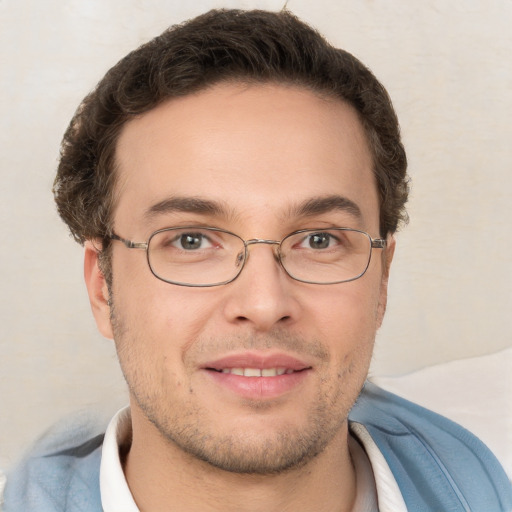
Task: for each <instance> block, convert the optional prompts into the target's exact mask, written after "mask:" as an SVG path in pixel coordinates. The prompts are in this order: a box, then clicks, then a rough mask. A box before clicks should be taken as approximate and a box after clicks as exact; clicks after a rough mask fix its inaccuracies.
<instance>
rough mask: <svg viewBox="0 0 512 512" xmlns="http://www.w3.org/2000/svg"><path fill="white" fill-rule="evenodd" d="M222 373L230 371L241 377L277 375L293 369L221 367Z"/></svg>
mask: <svg viewBox="0 0 512 512" xmlns="http://www.w3.org/2000/svg"><path fill="white" fill-rule="evenodd" d="M222 373H231V374H232V375H240V376H243V377H277V376H279V375H284V374H285V373H286V374H287V375H289V374H291V373H293V370H292V369H289V368H263V369H260V368H223V369H222Z"/></svg>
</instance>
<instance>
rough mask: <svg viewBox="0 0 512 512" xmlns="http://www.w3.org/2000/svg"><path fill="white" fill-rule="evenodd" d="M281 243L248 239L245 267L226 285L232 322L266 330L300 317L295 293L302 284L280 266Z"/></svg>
mask: <svg viewBox="0 0 512 512" xmlns="http://www.w3.org/2000/svg"><path fill="white" fill-rule="evenodd" d="M278 243H279V242H275V241H273V240H259V239H258V240H256V239H255V240H249V241H248V242H247V245H248V246H250V247H249V253H248V258H247V261H246V262H245V265H244V269H243V271H242V272H241V274H240V275H239V276H238V278H237V279H236V280H235V281H233V282H232V283H230V284H228V285H227V290H226V292H227V295H228V296H227V299H226V302H225V309H224V314H225V316H226V319H227V320H228V321H229V322H230V323H236V324H238V325H247V326H249V327H250V328H251V329H252V330H253V331H254V332H265V331H269V330H271V329H272V328H274V327H277V326H281V325H284V324H291V323H293V322H294V321H295V320H296V319H297V318H298V317H299V309H300V307H299V303H298V300H297V297H296V296H295V294H294V290H295V288H296V287H297V285H299V283H297V282H296V281H293V279H291V278H290V277H289V276H288V275H287V274H286V272H285V271H284V269H283V268H282V267H281V264H280V263H279V258H278V256H277V253H276V245H278ZM256 244H257V245H256ZM269 245H270V247H269Z"/></svg>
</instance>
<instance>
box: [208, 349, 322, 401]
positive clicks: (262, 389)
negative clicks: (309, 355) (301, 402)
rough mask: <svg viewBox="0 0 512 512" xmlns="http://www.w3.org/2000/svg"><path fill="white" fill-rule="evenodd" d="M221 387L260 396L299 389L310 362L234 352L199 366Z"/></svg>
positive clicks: (246, 396)
mask: <svg viewBox="0 0 512 512" xmlns="http://www.w3.org/2000/svg"><path fill="white" fill-rule="evenodd" d="M202 370H204V371H205V373H206V374H207V375H209V376H210V379H211V380H212V381H213V382H214V383H215V384H216V385H217V386H220V388H221V389H223V390H224V391H227V392H229V393H235V394H237V395H239V396H241V397H243V398H249V399H256V400H262V399H266V398H276V397H278V396H281V395H284V394H287V393H290V392H292V391H293V390H296V389H298V388H299V387H300V386H301V385H302V383H303V382H304V381H305V379H306V378H307V376H308V375H309V374H310V373H311V371H312V370H313V366H312V365H310V364H308V363H306V362H304V361H301V360H299V359H297V358H295V357H292V356H289V355H287V354H272V355H261V354H252V353H244V354H238V355H237V354H235V355H230V356H227V357H224V358H221V359H218V360H216V361H214V362H209V363H207V364H205V365H204V366H202Z"/></svg>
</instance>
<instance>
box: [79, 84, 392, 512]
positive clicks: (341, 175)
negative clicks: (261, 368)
mask: <svg viewBox="0 0 512 512" xmlns="http://www.w3.org/2000/svg"><path fill="white" fill-rule="evenodd" d="M117 163H118V166H119V169H118V181H117V188H116V192H117V203H116V208H115V211H114V229H115V232H116V233H117V234H119V235H120V236H122V237H124V238H127V239H130V240H134V241H145V240H147V239H148V237H149V235H150V234H151V233H152V232H153V231H155V230H157V229H160V228H163V227H171V226H178V225H190V224H197V225H210V226H215V227H219V228H224V229H228V230H230V231H233V232H235V233H237V234H238V235H240V236H241V237H243V238H244V239H246V240H247V239H251V238H266V239H273V240H281V239H282V238H283V237H284V236H286V235H287V234H288V233H290V232H292V231H295V230H298V229H302V228H322V227H328V226H340V227H352V228H357V229H361V230H364V231H366V232H368V233H369V234H370V235H371V236H372V237H374V238H377V237H379V235H380V234H379V222H378V219H379V207H378V199H377V191H376V185H375V180H374V177H373V174H372V170H371V169H372V161H371V156H370V151H369V149H368V146H367V142H366V137H365V134H364V131H363V128H362V126H361V123H360V121H359V119H358V117H357V114H356V113H355V111H354V110H353V109H352V107H350V106H348V105H347V104H345V103H343V102H341V101H339V100H333V99H325V98H321V97H319V96H318V95H316V94H314V93H312V92H310V91H307V90H304V89H301V88H297V87H288V86H283V85H250V86H248V85H243V84H221V85H217V86H215V87H212V88H210V89H208V90H206V91H203V92H200V93H197V94H194V95H190V96H186V97H184V98H180V99H175V100H171V101H169V102H167V103H165V104H163V105H161V106H159V107H157V108H156V109H154V110H152V111H150V112H148V113H146V114H144V115H143V116H140V117H139V118H137V119H135V120H133V121H131V122H129V123H128V124H127V125H126V126H125V127H124V129H123V131H122V133H121V136H120V139H119V141H118V146H117ZM332 195H336V196H340V197H343V198H346V199H348V200H350V201H351V202H352V203H354V204H355V205H356V206H357V208H358V209H359V211H360V214H359V215H355V214H354V212H353V211H348V210H346V209H343V208H341V209H340V208H327V209H326V208H324V210H326V211H319V212H316V213H315V212H313V213H311V212H310V214H308V215H303V214H300V212H298V211H297V205H299V204H301V203H305V202H307V201H311V199H318V198H325V197H329V196H332ZM175 197H182V198H201V199H204V200H208V201H214V202H215V204H216V205H218V206H219V207H220V208H219V211H215V212H213V211H205V212H191V211H174V210H169V209H165V208H164V211H159V212H157V213H154V212H153V213H152V214H151V215H148V214H147V212H148V210H149V209H151V207H152V206H154V205H155V204H159V203H161V202H162V201H166V200H168V199H169V198H175ZM95 245H96V244H94V243H92V242H89V243H87V245H86V251H85V278H86V283H87V287H88V291H89V296H90V301H91V306H92V310H93V313H94V315H95V318H96V322H97V325H98V328H99V330H100V331H101V333H102V334H103V335H104V336H106V337H107V338H113V339H114V340H115V343H116V347H117V351H118V355H119V360H120V363H121V367H122V369H123V372H124V375H125V378H126V380H127V382H128V385H129V388H130V405H131V411H132V425H133V442H132V445H131V449H130V451H129V453H128V456H127V458H126V461H125V466H124V470H125V474H126V477H127V481H128V484H129V486H130V489H131V491H132V494H133V495H134V499H135V501H136V502H137V505H138V506H139V508H140V510H141V511H149V510H151V511H152V512H155V511H160V510H162V511H163V510H167V509H168V503H172V505H173V510H183V511H195V510H198V511H199V510H201V511H205V510H207V511H210V510H212V511H214V510H226V509H227V510H244V511H253V510H254V511H256V510H258V511H259V510H265V511H273V510H275V511H277V510H279V511H283V510H294V511H301V510H304V511H306V510H309V511H310V510H317V511H327V510H329V511H342V510H350V509H351V506H352V503H353V500H354V497H355V489H356V483H355V476H354V472H353V467H352V464H351V460H350V453H349V450H348V423H347V416H348V412H349V410H350V408H351V407H352V405H353V403H354V401H355V400H356V398H357V396H358V394H359V392H360V390H361V388H362V385H363V383H364V380H365V378H366V375H367V372H368V367H369V364H370V359H371V354H372V350H373V344H374V339H375V333H376V331H377V329H378V328H379V327H380V325H381V322H382V318H383V315H384V310H385V305H386V293H387V278H388V272H389V265H390V263H391V259H392V255H393V250H394V241H393V239H392V238H391V237H390V238H389V239H388V246H387V248H386V249H385V250H374V252H373V256H372V259H371V262H370V266H369V268H368V271H367V272H366V274H365V275H364V276H363V277H362V278H360V279H358V280H355V281H352V282H348V283H342V284H335V285H313V284H305V283H300V282H297V281H294V280H292V279H291V278H290V277H288V276H287V275H286V274H285V272H284V271H283V269H282V268H281V267H280V266H279V264H278V262H277V261H276V259H275V257H274V253H273V248H272V246H268V245H254V246H251V248H250V258H249V260H248V262H247V264H246V266H245V268H244V269H243V271H242V273H241V275H240V276H239V277H238V278H237V279H236V280H235V281H234V282H232V283H230V284H227V285H223V286H218V287H213V288H189V287H181V286H175V285H171V284H167V283H165V282H163V281H160V280H158V279H156V278H155V277H154V276H153V275H152V274H151V272H150V270H149V268H148V265H147V262H146V258H145V254H144V251H142V250H128V249H127V248H126V247H124V246H123V245H122V244H121V243H118V242H115V243H114V246H113V249H112V250H113V253H112V268H113V285H112V290H110V291H109V290H108V289H107V286H106V284H105V280H104V278H103V275H102V273H101V271H100V269H99V266H98V253H97V250H96V248H95ZM109 298H110V299H111V300H112V302H113V308H114V310H113V311H111V308H110V306H109V304H108V303H107V301H108V300H109ZM111 313H112V314H111ZM245 353H250V354H257V355H263V356H268V355H272V354H276V353H277V354H285V355H287V356H293V357H296V358H299V359H300V360H301V361H305V362H306V363H307V365H308V366H309V370H308V371H307V374H305V376H304V377H303V378H302V379H301V380H300V382H299V384H297V385H296V386H294V387H292V389H291V390H289V391H287V392H286V393H283V394H281V395H279V396H277V397H270V398H269V397H265V396H262V397H260V398H258V397H252V398H247V397H241V396H240V395H239V394H237V393H236V392H233V391H232V390H231V389H227V388H226V387H225V386H223V385H219V384H218V383H217V382H216V381H214V380H212V379H211V378H210V377H211V375H210V374H208V372H206V371H205V370H204V364H205V363H206V362H207V361H212V360H216V359H218V358H221V357H225V356H226V355H227V356H229V355H232V354H245Z"/></svg>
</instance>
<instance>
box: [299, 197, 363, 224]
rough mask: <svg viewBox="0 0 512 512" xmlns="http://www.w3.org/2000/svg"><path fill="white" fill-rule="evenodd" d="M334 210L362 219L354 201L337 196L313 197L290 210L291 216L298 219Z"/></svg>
mask: <svg viewBox="0 0 512 512" xmlns="http://www.w3.org/2000/svg"><path fill="white" fill-rule="evenodd" d="M336 210H338V211H342V212H346V213H349V214H350V215H352V216H354V217H356V218H357V219H362V217H363V215H362V213H361V209H360V208H359V206H357V204H356V203H354V201H351V200H350V199H348V198H346V197H343V196H339V195H330V196H321V197H313V198H312V199H308V200H307V201H304V202H303V203H300V204H299V205H298V206H297V207H295V208H294V209H292V211H291V214H292V215H293V214H295V215H297V216H299V217H312V216H313V215H320V214H322V213H329V212H332V211H336Z"/></svg>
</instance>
